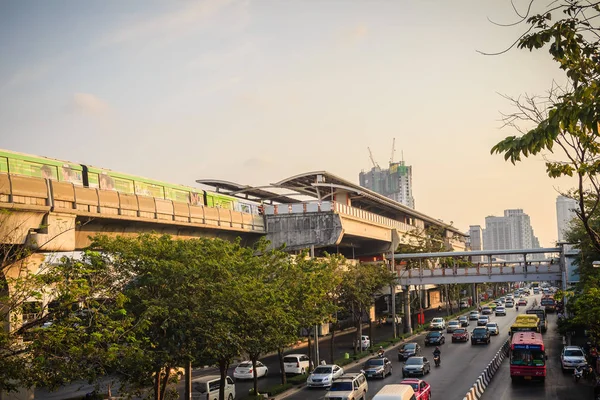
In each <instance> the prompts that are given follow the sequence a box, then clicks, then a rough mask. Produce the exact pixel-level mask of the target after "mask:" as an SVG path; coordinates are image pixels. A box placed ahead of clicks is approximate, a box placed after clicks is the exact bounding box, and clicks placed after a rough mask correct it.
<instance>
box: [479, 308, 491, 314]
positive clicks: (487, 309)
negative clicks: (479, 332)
mask: <svg viewBox="0 0 600 400" xmlns="http://www.w3.org/2000/svg"><path fill="white" fill-rule="evenodd" d="M481 313H482V314H483V315H490V314H491V313H492V307H490V306H485V307H482V308H481Z"/></svg>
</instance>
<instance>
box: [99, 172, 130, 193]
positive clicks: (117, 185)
mask: <svg viewBox="0 0 600 400" xmlns="http://www.w3.org/2000/svg"><path fill="white" fill-rule="evenodd" d="M103 176H106V177H107V178H108V179H109V180H108V181H107V182H109V184H110V180H112V181H113V185H114V186H113V187H110V186H109V187H110V188H109V189H108V190H116V191H117V192H121V193H129V194H135V188H134V185H133V181H132V180H131V179H125V178H118V177H116V176H108V175H104V174H103V175H102V176H100V188H101V189H102V177H103Z"/></svg>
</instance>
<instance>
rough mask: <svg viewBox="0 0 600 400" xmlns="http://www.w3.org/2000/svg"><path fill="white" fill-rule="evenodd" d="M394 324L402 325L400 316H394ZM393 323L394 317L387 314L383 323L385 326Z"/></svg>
mask: <svg viewBox="0 0 600 400" xmlns="http://www.w3.org/2000/svg"><path fill="white" fill-rule="evenodd" d="M395 319H396V324H401V323H402V318H400V316H399V315H398V314H396V318H395ZM393 321H394V317H393V316H392V314H388V316H387V317H385V323H386V324H390V325H391V324H392V322H393Z"/></svg>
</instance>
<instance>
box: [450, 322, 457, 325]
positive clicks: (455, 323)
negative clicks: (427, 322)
mask: <svg viewBox="0 0 600 400" xmlns="http://www.w3.org/2000/svg"><path fill="white" fill-rule="evenodd" d="M448 325H458V321H450V323H449V324H448Z"/></svg>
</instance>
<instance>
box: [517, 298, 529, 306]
mask: <svg viewBox="0 0 600 400" xmlns="http://www.w3.org/2000/svg"><path fill="white" fill-rule="evenodd" d="M517 305H519V306H526V305H527V299H519V301H518V302H517Z"/></svg>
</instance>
